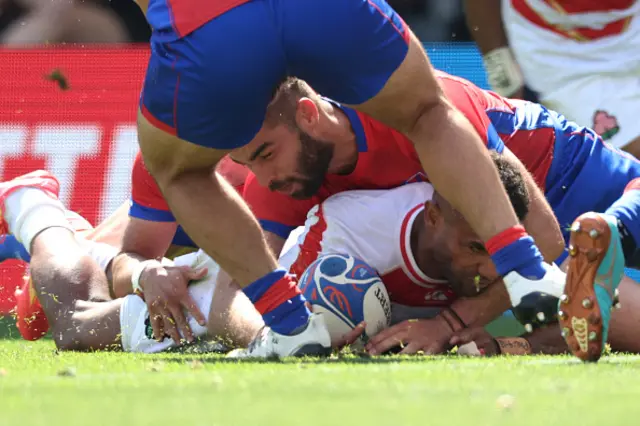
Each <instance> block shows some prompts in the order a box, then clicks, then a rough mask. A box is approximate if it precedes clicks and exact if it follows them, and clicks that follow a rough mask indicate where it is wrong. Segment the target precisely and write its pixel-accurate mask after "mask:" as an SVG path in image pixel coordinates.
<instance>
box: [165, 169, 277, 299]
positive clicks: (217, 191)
mask: <svg viewBox="0 0 640 426" xmlns="http://www.w3.org/2000/svg"><path fill="white" fill-rule="evenodd" d="M159 183H161V187H163V193H164V195H165V197H166V199H167V201H168V203H169V206H170V207H171V211H172V213H173V214H174V216H175V217H176V219H177V221H178V222H179V223H180V224H181V225H182V226H183V227H184V229H185V230H186V232H187V234H188V235H189V236H190V237H191V238H192V239H193V241H194V242H195V243H196V244H197V245H198V246H199V247H201V248H202V249H203V250H204V251H205V252H206V253H207V254H209V255H210V256H211V257H212V258H213V259H215V260H216V261H217V262H218V264H219V265H220V267H221V268H222V269H224V270H225V271H226V272H227V273H228V274H229V275H230V276H232V277H233V278H234V279H235V280H236V281H237V282H238V283H239V284H240V286H241V287H244V286H246V285H248V284H250V283H251V282H253V281H255V280H257V279H258V278H260V277H262V276H264V275H266V274H268V273H269V272H271V271H273V270H274V269H275V268H276V267H277V262H276V260H275V258H274V256H273V255H272V254H271V252H270V251H269V248H268V247H267V244H266V242H265V239H264V236H263V234H262V231H261V229H260V226H259V225H258V222H257V221H256V219H255V218H254V216H253V215H252V214H251V212H250V211H249V208H248V207H247V205H246V204H245V203H244V201H243V200H242V198H240V196H239V195H238V194H237V192H236V191H235V190H234V189H233V187H232V186H231V185H229V184H228V183H227V182H226V181H225V180H224V179H223V178H221V177H220V176H219V175H218V174H217V173H215V174H213V175H212V174H211V173H210V171H209V170H205V169H202V170H194V171H189V172H183V173H180V174H177V175H176V176H174V177H172V178H170V179H168V180H167V181H166V182H159Z"/></svg>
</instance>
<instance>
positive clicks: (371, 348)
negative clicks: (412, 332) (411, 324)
mask: <svg viewBox="0 0 640 426" xmlns="http://www.w3.org/2000/svg"><path fill="white" fill-rule="evenodd" d="M407 335H408V327H407V322H406V321H405V322H401V323H399V324H396V325H394V326H392V327H389V328H386V329H384V330H382V331H381V332H380V333H378V334H376V335H375V336H373V337H372V338H371V340H369V343H367V346H366V349H367V351H368V352H369V353H370V354H371V355H377V354H380V353H383V352H386V351H388V350H389V349H391V348H394V347H396V346H399V345H401V344H402V342H403V341H404V340H405V339H406V338H407Z"/></svg>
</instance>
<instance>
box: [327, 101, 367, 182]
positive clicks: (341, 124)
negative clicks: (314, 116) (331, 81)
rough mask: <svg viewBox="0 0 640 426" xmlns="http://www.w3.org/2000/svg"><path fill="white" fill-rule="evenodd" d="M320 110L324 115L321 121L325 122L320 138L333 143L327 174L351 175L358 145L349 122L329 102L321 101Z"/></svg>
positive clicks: (356, 157) (355, 161) (344, 115)
mask: <svg viewBox="0 0 640 426" xmlns="http://www.w3.org/2000/svg"><path fill="white" fill-rule="evenodd" d="M321 108H322V111H323V113H324V114H323V116H324V117H323V119H325V120H326V125H325V126H324V129H323V132H322V134H321V138H322V140H325V141H331V142H332V143H333V159H332V160H331V163H330V164H329V173H332V174H348V173H351V172H353V170H354V169H355V167H356V164H357V162H358V145H357V143H356V135H355V133H354V132H353V129H352V128H351V121H349V117H347V116H346V114H345V113H344V112H342V111H341V110H340V108H337V107H336V106H334V105H332V104H331V103H329V102H326V101H322V104H321Z"/></svg>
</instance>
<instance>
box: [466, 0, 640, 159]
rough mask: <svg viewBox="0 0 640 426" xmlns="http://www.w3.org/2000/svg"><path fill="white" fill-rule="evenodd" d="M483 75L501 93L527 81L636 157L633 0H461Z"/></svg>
mask: <svg viewBox="0 0 640 426" xmlns="http://www.w3.org/2000/svg"><path fill="white" fill-rule="evenodd" d="M465 8H466V17H467V23H468V26H469V30H470V32H471V34H472V35H473V37H474V38H475V41H476V43H477V44H478V47H479V49H480V50H481V52H482V54H483V58H484V63H485V66H486V69H487V74H488V80H489V82H490V84H491V86H492V88H493V90H495V91H496V92H498V93H500V94H501V95H503V96H508V97H517V96H522V94H523V93H522V88H523V85H524V84H525V83H526V85H527V86H529V87H530V88H531V89H533V91H535V92H537V94H538V97H539V99H540V101H541V102H542V103H543V104H545V105H546V106H547V107H549V108H551V109H553V110H555V111H558V112H560V113H562V114H564V115H565V116H566V117H568V118H569V119H570V120H573V121H576V122H578V123H581V124H586V125H588V126H589V127H591V128H592V129H594V130H595V131H596V132H597V133H598V134H600V136H602V138H603V139H604V140H605V141H607V142H609V143H611V144H612V145H613V146H615V147H617V148H621V149H624V150H625V151H627V152H629V153H631V154H633V155H635V156H640V123H639V122H638V120H637V119H636V113H635V112H636V111H637V109H638V106H639V105H640V83H638V79H637V75H638V73H640V50H639V49H637V46H638V44H639V43H640V19H638V18H639V17H640V1H637V0H601V1H590V0H571V1H562V2H559V1H555V0H466V1H465Z"/></svg>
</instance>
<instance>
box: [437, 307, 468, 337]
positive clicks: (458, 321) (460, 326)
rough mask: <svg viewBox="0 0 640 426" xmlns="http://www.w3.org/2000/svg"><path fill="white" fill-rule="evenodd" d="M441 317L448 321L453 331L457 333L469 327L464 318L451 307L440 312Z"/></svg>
mask: <svg viewBox="0 0 640 426" xmlns="http://www.w3.org/2000/svg"><path fill="white" fill-rule="evenodd" d="M439 317H440V318H442V319H443V320H444V321H445V322H446V323H447V325H448V326H449V329H450V330H451V333H456V332H458V331H460V330H464V329H465V328H467V325H466V324H465V323H464V321H462V318H460V316H459V315H458V313H457V312H456V311H454V310H453V309H451V308H444V309H443V310H442V311H441V312H440V314H439Z"/></svg>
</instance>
